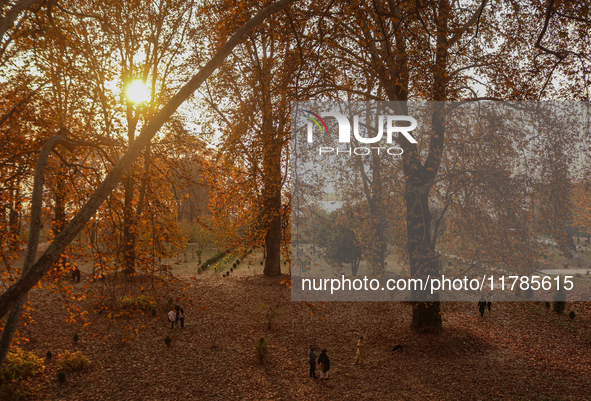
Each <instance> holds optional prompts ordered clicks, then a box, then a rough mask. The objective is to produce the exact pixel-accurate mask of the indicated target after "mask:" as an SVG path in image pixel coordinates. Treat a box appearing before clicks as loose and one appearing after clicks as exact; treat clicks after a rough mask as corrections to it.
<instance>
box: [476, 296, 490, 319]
mask: <svg viewBox="0 0 591 401" xmlns="http://www.w3.org/2000/svg"><path fill="white" fill-rule="evenodd" d="M492 301H493V293H492V292H491V293H490V294H488V296H487V297H486V298H485V297H484V294H483V295H482V296H481V297H480V300H479V301H478V311H479V312H480V316H482V317H484V311H485V310H486V309H488V311H489V312H490V310H491V308H492Z"/></svg>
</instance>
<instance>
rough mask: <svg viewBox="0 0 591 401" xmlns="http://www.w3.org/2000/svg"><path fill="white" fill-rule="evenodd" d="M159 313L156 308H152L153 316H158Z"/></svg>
mask: <svg viewBox="0 0 591 401" xmlns="http://www.w3.org/2000/svg"><path fill="white" fill-rule="evenodd" d="M157 314H158V311H157V310H156V308H152V316H156V315H157Z"/></svg>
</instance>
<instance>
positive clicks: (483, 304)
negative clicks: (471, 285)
mask: <svg viewBox="0 0 591 401" xmlns="http://www.w3.org/2000/svg"><path fill="white" fill-rule="evenodd" d="M485 308H486V298H484V297H480V301H478V310H479V311H480V316H482V317H484V309H485Z"/></svg>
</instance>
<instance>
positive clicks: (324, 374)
mask: <svg viewBox="0 0 591 401" xmlns="http://www.w3.org/2000/svg"><path fill="white" fill-rule="evenodd" d="M318 365H320V378H321V379H328V371H329V370H330V359H329V358H328V355H326V350H325V349H323V350H322V353H321V354H320V356H319V357H318Z"/></svg>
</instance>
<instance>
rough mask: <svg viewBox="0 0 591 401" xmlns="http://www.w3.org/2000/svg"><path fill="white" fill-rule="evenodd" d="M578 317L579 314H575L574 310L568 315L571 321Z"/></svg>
mask: <svg viewBox="0 0 591 401" xmlns="http://www.w3.org/2000/svg"><path fill="white" fill-rule="evenodd" d="M576 316H577V314H576V313H575V311H574V310H571V311H570V313H569V314H568V317H569V318H570V320H573V319H574V318H575V317H576Z"/></svg>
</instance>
